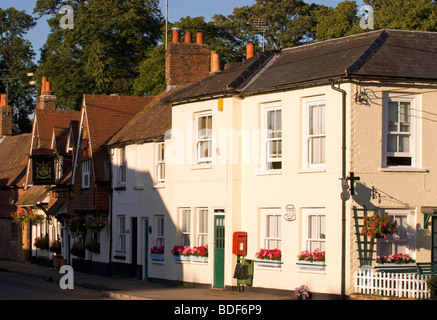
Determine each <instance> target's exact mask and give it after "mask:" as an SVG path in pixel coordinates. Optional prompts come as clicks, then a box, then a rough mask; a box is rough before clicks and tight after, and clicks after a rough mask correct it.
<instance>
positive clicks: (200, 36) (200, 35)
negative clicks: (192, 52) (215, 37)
mask: <svg viewBox="0 0 437 320" xmlns="http://www.w3.org/2000/svg"><path fill="white" fill-rule="evenodd" d="M196 43H197V44H203V33H202V32H200V31H199V32H198V33H197V36H196Z"/></svg>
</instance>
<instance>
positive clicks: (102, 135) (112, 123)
mask: <svg viewBox="0 0 437 320" xmlns="http://www.w3.org/2000/svg"><path fill="white" fill-rule="evenodd" d="M153 99H154V98H153V97H132V96H119V95H117V96H114V95H111V96H103V95H90V94H85V95H84V96H83V106H84V108H85V110H86V116H87V120H88V128H89V135H90V145H91V148H92V154H93V162H94V168H95V175H96V180H97V181H104V180H105V169H104V162H105V161H106V160H108V159H109V156H108V151H107V148H106V144H107V143H108V142H109V140H110V139H111V138H112V136H113V135H114V134H116V133H117V132H118V131H119V130H120V129H121V128H122V127H123V126H124V125H125V124H126V123H127V122H128V121H129V120H131V119H132V118H133V117H134V116H135V115H136V114H137V113H138V112H140V111H141V110H143V109H144V108H145V107H146V106H147V105H148V104H149V103H151V102H152V101H153Z"/></svg>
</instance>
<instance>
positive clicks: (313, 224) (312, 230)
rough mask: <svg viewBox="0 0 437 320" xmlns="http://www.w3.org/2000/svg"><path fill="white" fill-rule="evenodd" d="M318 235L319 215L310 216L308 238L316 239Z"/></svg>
mask: <svg viewBox="0 0 437 320" xmlns="http://www.w3.org/2000/svg"><path fill="white" fill-rule="evenodd" d="M316 235H317V216H309V218H308V238H310V239H316V238H317V237H316Z"/></svg>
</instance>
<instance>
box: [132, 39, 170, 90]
mask: <svg viewBox="0 0 437 320" xmlns="http://www.w3.org/2000/svg"><path fill="white" fill-rule="evenodd" d="M145 58H146V59H145V60H144V61H143V62H141V64H140V74H139V76H138V78H137V79H135V83H134V94H135V95H139V96H154V95H157V94H159V93H161V92H163V91H164V90H165V88H166V84H165V46H164V45H160V46H158V47H156V48H153V49H151V50H150V51H149V52H148V53H147V54H146V57H145Z"/></svg>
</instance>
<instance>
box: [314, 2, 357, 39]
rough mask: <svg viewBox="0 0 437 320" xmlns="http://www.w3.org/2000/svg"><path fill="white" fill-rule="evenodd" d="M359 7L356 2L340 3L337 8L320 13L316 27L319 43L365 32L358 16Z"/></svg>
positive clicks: (330, 8)
mask: <svg viewBox="0 0 437 320" xmlns="http://www.w3.org/2000/svg"><path fill="white" fill-rule="evenodd" d="M358 9H359V8H358V6H357V3H356V2H355V1H343V2H340V3H339V4H338V5H337V7H336V8H332V7H329V8H326V10H323V12H322V11H319V12H318V15H317V17H318V23H317V25H316V27H315V30H316V37H317V40H318V41H322V40H328V39H333V38H339V37H344V36H347V35H351V34H357V33H361V32H364V30H363V29H361V27H360V18H359V17H358V16H357V12H358Z"/></svg>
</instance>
